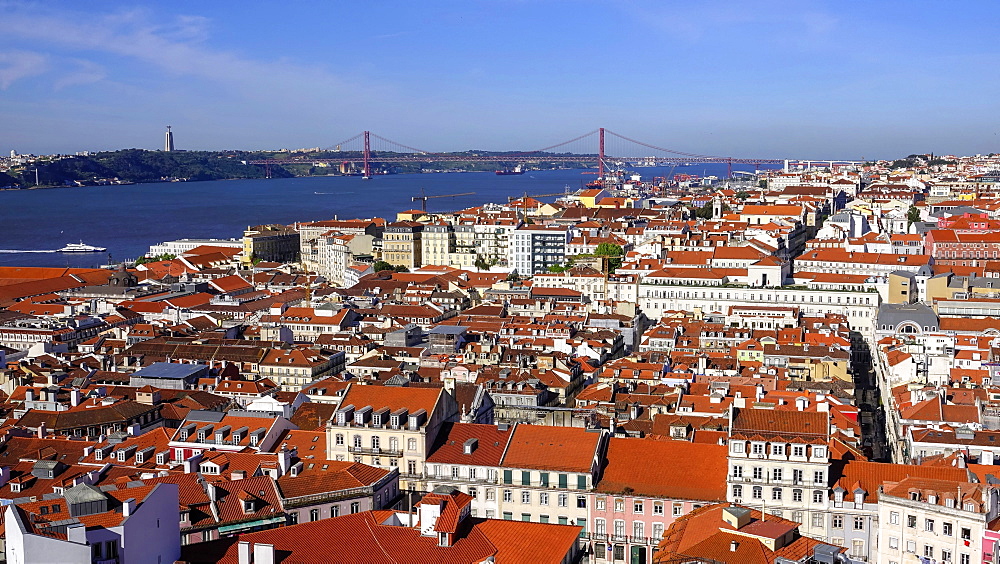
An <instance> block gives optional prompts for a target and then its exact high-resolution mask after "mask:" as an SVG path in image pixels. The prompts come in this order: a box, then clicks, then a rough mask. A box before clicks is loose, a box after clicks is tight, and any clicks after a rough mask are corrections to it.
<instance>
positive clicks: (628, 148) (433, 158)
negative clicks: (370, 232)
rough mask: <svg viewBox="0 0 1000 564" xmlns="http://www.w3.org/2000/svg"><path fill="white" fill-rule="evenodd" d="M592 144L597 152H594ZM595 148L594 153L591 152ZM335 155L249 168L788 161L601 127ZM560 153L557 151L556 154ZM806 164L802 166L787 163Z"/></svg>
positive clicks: (366, 145)
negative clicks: (481, 148) (505, 147)
mask: <svg viewBox="0 0 1000 564" xmlns="http://www.w3.org/2000/svg"><path fill="white" fill-rule="evenodd" d="M595 145H596V147H595ZM595 149H596V150H595ZM330 151H332V152H335V153H336V154H335V155H332V156H323V157H319V156H308V155H290V156H288V157H284V158H271V159H258V160H251V161H246V162H247V164H251V165H258V166H263V167H264V168H265V175H266V176H267V177H268V178H270V176H271V167H273V166H280V165H309V164H326V165H329V164H340V165H342V166H345V167H349V168H351V169H352V170H354V169H355V167H356V168H357V169H359V170H360V172H361V174H362V176H364V177H365V178H370V177H371V176H372V174H373V171H374V168H373V167H374V166H375V165H378V164H413V163H431V162H433V163H497V164H498V165H502V166H512V165H519V166H521V165H526V164H530V163H532V162H535V163H552V164H560V163H572V164H585V165H587V166H596V167H597V175H598V178H603V177H604V174H605V171H607V170H610V169H615V168H621V167H624V166H637V165H641V166H662V165H668V166H669V165H678V164H704V163H715V164H727V165H729V176H730V177H732V175H733V174H732V172H733V171H732V167H733V165H734V164H751V165H755V166H756V168H758V169H759V168H760V166H761V165H783V166H784V167H786V168H787V167H788V165H789V162H790V161H789V160H787V159H774V158H737V157H720V156H713V155H701V154H696V153H688V152H684V151H677V150H674V149H668V148H665V147H658V146H656V145H653V144H650V143H645V142H642V141H637V140H635V139H632V138H629V137H626V136H624V135H620V134H618V133H615V132H613V131H611V130H608V129H605V128H603V127H602V128H599V129H595V130H593V131H590V132H588V133H584V134H583V135H579V136H577V137H574V138H572V139H569V140H567V141H563V142H561V143H556V144H554V145H550V146H548V147H543V148H541V149H536V150H533V151H522V152H503V153H501V152H476V151H466V152H451V153H442V152H433V151H426V150H422V149H418V148H415V147H411V146H409V145H404V144H402V143H398V142H396V141H393V140H391V139H386V138H385V137H381V136H379V135H376V134H374V133H372V132H370V131H364V132H362V133H359V134H357V135H355V136H353V137H351V138H349V139H345V140H344V141H341V142H340V143H337V144H335V145H333V146H331V147H330V148H328V149H326V151H324V152H330ZM557 151H558V152H557ZM791 162H803V163H804V162H806V161H791ZM811 162H813V163H817V162H822V163H824V164H825V163H829V164H830V166H831V167H833V166H839V165H849V164H856V163H857V162H858V161H826V160H823V161H811Z"/></svg>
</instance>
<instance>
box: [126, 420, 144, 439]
mask: <svg viewBox="0 0 1000 564" xmlns="http://www.w3.org/2000/svg"><path fill="white" fill-rule="evenodd" d="M128 434H129V435H131V436H133V437H138V436H139V435H141V434H142V433H140V432H139V424H138V423H133V424H131V425H129V426H128Z"/></svg>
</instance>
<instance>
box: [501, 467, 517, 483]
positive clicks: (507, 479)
mask: <svg viewBox="0 0 1000 564" xmlns="http://www.w3.org/2000/svg"><path fill="white" fill-rule="evenodd" d="M503 483H505V484H513V483H514V471H513V470H504V471H503Z"/></svg>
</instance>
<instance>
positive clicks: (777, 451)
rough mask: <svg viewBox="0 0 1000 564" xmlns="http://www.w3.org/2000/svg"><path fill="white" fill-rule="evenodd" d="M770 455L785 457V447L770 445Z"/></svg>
mask: <svg viewBox="0 0 1000 564" xmlns="http://www.w3.org/2000/svg"><path fill="white" fill-rule="evenodd" d="M771 454H772V455H774V456H784V455H785V445H782V444H774V445H771Z"/></svg>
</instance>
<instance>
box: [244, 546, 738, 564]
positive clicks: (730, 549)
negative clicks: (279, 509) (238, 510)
mask: <svg viewBox="0 0 1000 564" xmlns="http://www.w3.org/2000/svg"><path fill="white" fill-rule="evenodd" d="M240 544H242V543H240ZM739 547H740V543H738V542H736V541H730V542H729V552H736V549H738V548H739ZM240 564H243V563H242V562H240Z"/></svg>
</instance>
